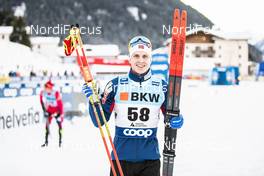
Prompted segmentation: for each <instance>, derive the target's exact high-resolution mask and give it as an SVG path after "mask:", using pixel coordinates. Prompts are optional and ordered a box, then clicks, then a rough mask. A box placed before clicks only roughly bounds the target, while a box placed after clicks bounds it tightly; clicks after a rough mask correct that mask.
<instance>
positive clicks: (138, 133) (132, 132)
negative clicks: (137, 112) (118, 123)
mask: <svg viewBox="0 0 264 176" xmlns="http://www.w3.org/2000/svg"><path fill="white" fill-rule="evenodd" d="M123 133H124V135H125V136H132V137H136V136H138V137H144V138H147V137H149V136H151V135H152V134H153V131H152V130H151V129H147V130H143V129H138V130H137V129H125V130H124V131H123Z"/></svg>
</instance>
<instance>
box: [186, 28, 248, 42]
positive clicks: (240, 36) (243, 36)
mask: <svg viewBox="0 0 264 176" xmlns="http://www.w3.org/2000/svg"><path fill="white" fill-rule="evenodd" d="M198 32H203V33H205V34H210V35H213V36H215V37H216V38H219V39H225V40H248V39H250V36H249V34H248V33H245V32H224V31H221V30H214V29H208V28H202V27H200V28H194V29H193V30H189V31H187V32H186V36H189V35H193V34H197V33H198Z"/></svg>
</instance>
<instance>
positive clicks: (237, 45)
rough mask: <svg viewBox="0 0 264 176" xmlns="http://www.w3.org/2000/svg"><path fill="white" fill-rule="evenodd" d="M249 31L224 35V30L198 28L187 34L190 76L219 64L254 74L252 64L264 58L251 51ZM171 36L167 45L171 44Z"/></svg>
mask: <svg viewBox="0 0 264 176" xmlns="http://www.w3.org/2000/svg"><path fill="white" fill-rule="evenodd" d="M248 40H249V37H248V36H247V34H238V33H237V34H230V33H229V34H228V33H227V34H224V33H223V32H221V31H213V30H207V29H205V28H197V29H195V30H190V31H188V32H187V33H186V45H185V58H186V59H185V61H184V69H185V73H186V74H187V75H190V74H198V75H206V74H208V73H209V72H210V70H211V69H212V68H213V67H214V66H216V65H218V66H234V67H239V70H240V73H241V76H247V75H250V74H252V72H251V70H252V67H255V65H256V62H260V61H261V59H262V58H261V57H260V58H258V57H252V56H256V55H253V54H250V53H251V51H252V49H250V45H249V43H248ZM169 43H170V40H169V39H168V40H167V42H166V43H165V44H167V46H168V45H169Z"/></svg>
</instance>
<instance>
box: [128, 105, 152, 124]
mask: <svg viewBox="0 0 264 176" xmlns="http://www.w3.org/2000/svg"><path fill="white" fill-rule="evenodd" d="M149 112H150V110H149V108H141V109H138V108H136V107H129V108H128V114H127V117H128V120H130V121H136V120H137V119H138V118H139V119H140V120H141V121H143V122H145V121H148V120H149Z"/></svg>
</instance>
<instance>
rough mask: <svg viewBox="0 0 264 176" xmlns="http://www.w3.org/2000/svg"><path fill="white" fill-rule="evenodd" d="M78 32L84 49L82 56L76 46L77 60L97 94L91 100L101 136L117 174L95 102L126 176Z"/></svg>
mask: <svg viewBox="0 0 264 176" xmlns="http://www.w3.org/2000/svg"><path fill="white" fill-rule="evenodd" d="M77 32H78V33H77V35H78V36H77V38H78V42H79V43H78V44H79V47H80V48H81V50H82V56H80V55H79V51H78V48H76V53H77V62H78V65H79V66H80V69H81V72H82V74H83V77H84V79H85V82H86V83H87V84H88V85H89V84H90V86H91V88H92V90H93V93H94V94H95V98H96V100H95V101H96V102H94V100H93V99H92V98H90V102H91V104H92V108H93V111H94V114H95V116H96V121H97V124H98V127H99V129H100V133H101V136H102V138H104V139H103V141H104V145H105V147H106V151H107V155H108V158H109V160H110V164H111V168H112V171H113V174H114V175H116V171H115V168H114V166H113V162H112V160H111V157H110V152H109V149H108V146H107V143H106V142H105V137H104V133H103V130H102V125H101V122H100V120H99V115H98V114H97V111H96V108H95V104H98V106H99V110H100V114H101V116H102V118H103V121H104V124H105V128H106V131H107V134H108V138H109V141H110V144H111V147H112V149H113V154H114V157H115V159H116V164H117V167H118V171H119V173H120V176H124V174H123V171H122V168H121V164H120V161H119V159H118V155H117V152H116V149H115V146H114V144H113V140H112V137H111V133H110V130H109V126H108V123H107V120H106V118H105V115H104V112H103V108H102V105H101V103H100V99H99V95H98V93H97V91H96V85H95V82H94V81H93V78H92V74H91V72H90V69H89V65H88V62H87V60H86V56H85V52H84V49H83V43H82V39H81V36H80V33H79V31H77Z"/></svg>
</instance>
